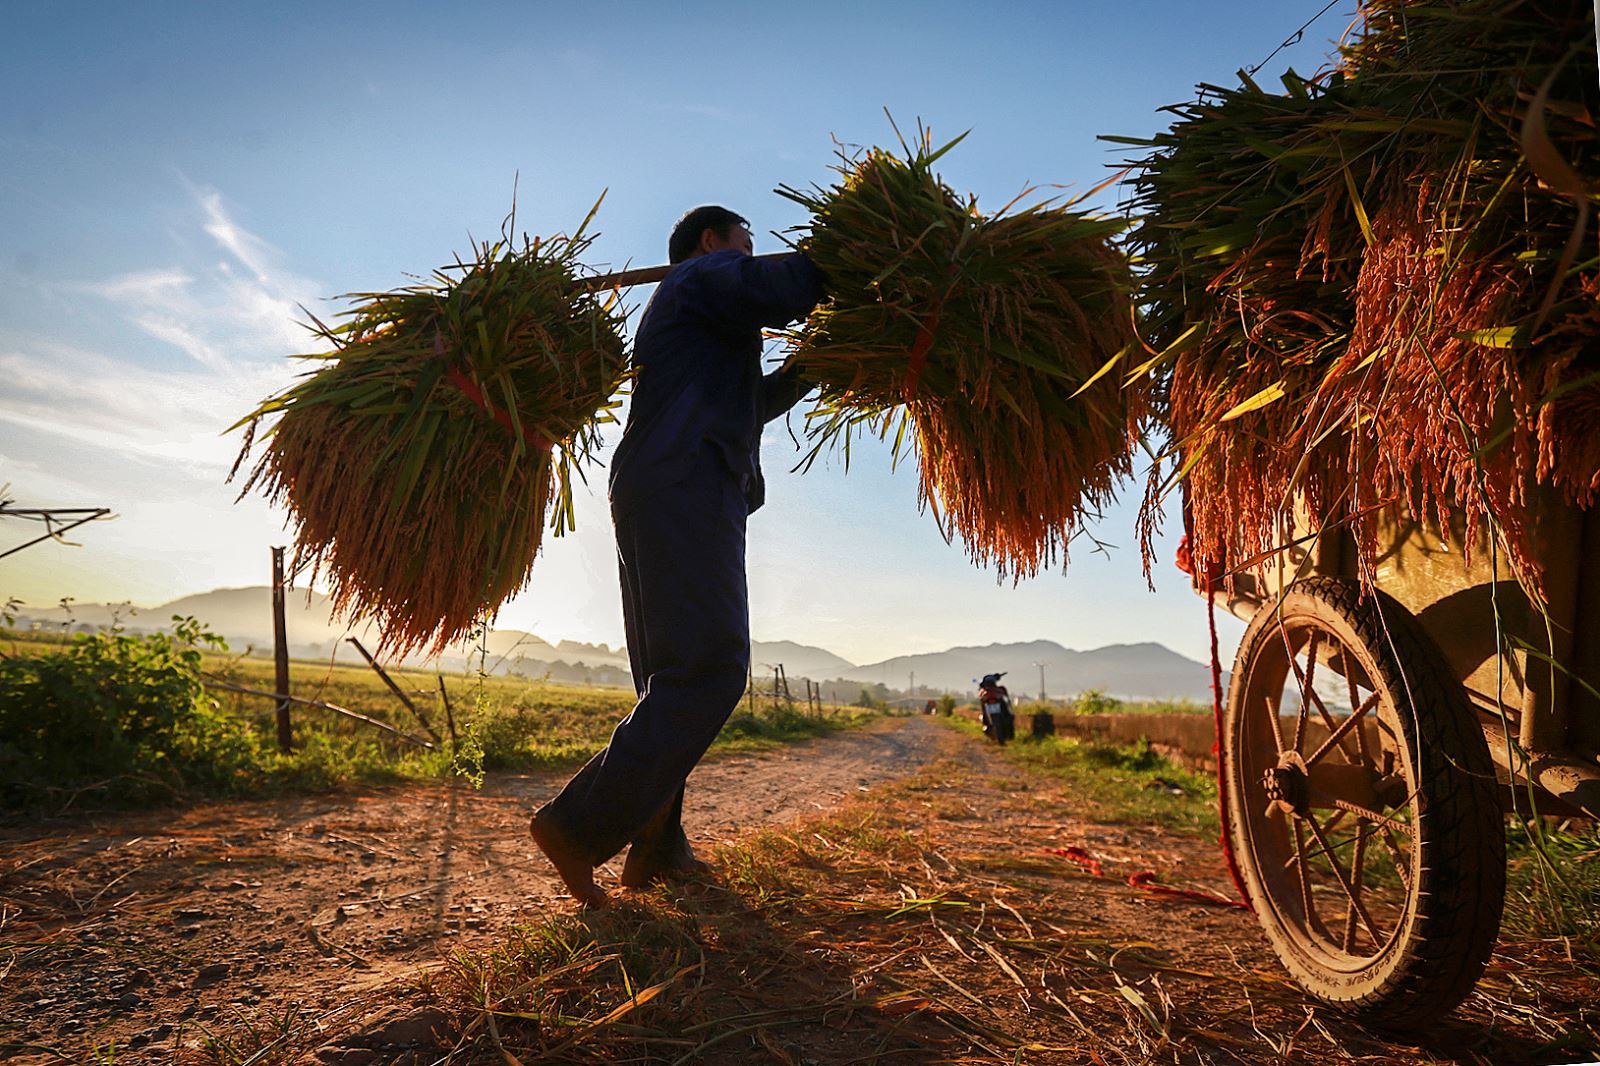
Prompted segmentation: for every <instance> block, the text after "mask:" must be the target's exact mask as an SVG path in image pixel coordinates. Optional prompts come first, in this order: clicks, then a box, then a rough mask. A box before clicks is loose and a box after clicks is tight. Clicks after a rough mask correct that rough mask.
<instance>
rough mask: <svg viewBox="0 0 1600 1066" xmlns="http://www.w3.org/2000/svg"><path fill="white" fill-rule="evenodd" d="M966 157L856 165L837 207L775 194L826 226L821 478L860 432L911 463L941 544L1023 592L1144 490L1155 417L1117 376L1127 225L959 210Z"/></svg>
mask: <svg viewBox="0 0 1600 1066" xmlns="http://www.w3.org/2000/svg"><path fill="white" fill-rule="evenodd" d="M959 140H960V138H957V140H956V141H952V142H951V143H950V144H947V145H945V146H944V147H942V148H938V149H935V148H934V147H933V146H932V143H931V141H930V140H929V138H928V135H927V133H926V132H922V133H921V135H920V137H919V139H918V142H917V144H916V146H915V147H914V148H912V147H910V146H908V145H906V143H905V142H904V140H902V141H901V147H902V149H903V155H897V154H895V153H893V152H889V151H884V150H882V149H872V150H870V151H867V152H865V153H863V154H861V155H859V156H855V157H852V156H846V155H843V154H841V157H840V164H839V165H838V166H836V168H835V169H836V171H837V172H838V173H839V175H840V180H839V182H838V183H837V184H835V185H833V186H832V187H830V188H826V189H823V188H820V187H818V188H813V189H811V190H809V191H806V192H801V191H797V190H795V189H790V188H782V189H780V190H779V191H780V192H781V193H782V194H784V195H786V196H788V197H789V198H790V199H792V200H794V201H795V202H797V203H799V204H801V205H802V206H804V207H805V208H806V209H807V210H809V211H810V212H811V213H812V216H813V217H812V220H811V223H810V225H809V226H808V227H806V228H805V230H804V235H803V236H802V237H801V238H800V239H799V241H798V246H799V247H800V248H801V249H802V250H803V251H805V252H806V253H807V254H808V255H809V256H810V257H811V259H812V260H813V261H814V262H815V263H816V264H817V266H818V267H820V268H821V269H822V271H823V273H824V274H825V275H826V277H827V290H828V295H829V297H830V300H829V302H828V303H826V304H824V305H823V306H822V307H821V308H819V309H818V310H817V311H816V312H814V313H813V314H812V316H811V317H810V319H809V320H808V321H807V322H806V323H805V325H804V327H803V328H802V329H800V330H798V331H797V332H795V333H794V334H792V336H791V341H792V346H793V351H792V356H791V358H792V359H793V360H794V361H795V362H796V363H798V365H799V366H800V367H801V368H802V370H803V372H804V374H805V376H806V377H807V378H809V379H810V380H812V381H814V382H816V383H818V384H819V385H820V386H821V393H820V395H819V398H818V401H817V404H816V407H815V408H814V409H813V411H812V412H811V413H810V414H809V415H808V430H809V431H810V433H811V435H812V440H813V448H812V452H811V455H810V459H808V462H809V461H811V460H814V459H815V458H816V456H817V455H818V454H820V453H821V451H822V450H824V449H825V448H828V447H833V446H838V447H840V448H842V449H843V451H844V454H845V456H846V459H847V460H848V455H849V443H850V440H851V437H852V435H853V434H854V433H855V432H856V431H858V430H865V431H870V432H875V433H878V434H880V435H882V436H884V437H885V438H888V437H891V436H892V438H893V441H894V453H895V456H896V459H898V458H899V457H901V456H902V455H903V454H905V452H906V450H907V449H910V448H913V447H914V448H915V450H916V451H917V453H918V455H919V457H920V466H921V475H922V481H921V496H922V500H923V503H924V505H927V506H931V507H932V509H933V511H934V514H935V518H936V520H938V522H939V524H940V529H941V531H942V532H943V533H944V535H945V537H946V538H947V539H949V538H951V537H954V536H959V537H960V538H961V539H962V540H963V541H964V542H965V544H966V547H967V550H968V553H969V554H970V556H971V557H972V558H973V559H974V561H976V562H979V563H994V564H995V566H996V567H997V569H998V570H999V571H1000V573H1001V574H1005V573H1008V572H1009V573H1011V574H1013V575H1014V576H1016V577H1019V578H1020V577H1022V576H1025V575H1031V574H1034V573H1036V572H1037V571H1038V570H1039V568H1040V567H1041V566H1049V565H1052V564H1053V563H1054V561H1055V560H1056V558H1057V557H1058V555H1059V556H1060V557H1061V558H1062V559H1063V560H1064V559H1065V556H1066V547H1067V543H1068V541H1069V540H1070V539H1071V537H1072V535H1073V533H1074V531H1075V530H1076V529H1077V528H1078V526H1079V523H1080V522H1081V520H1082V518H1083V515H1084V513H1085V511H1086V510H1093V509H1097V508H1098V507H1100V506H1101V505H1103V504H1104V503H1105V502H1106V501H1108V500H1109V499H1110V497H1111V494H1112V491H1113V488H1114V486H1115V483H1116V480H1117V477H1118V476H1119V475H1124V474H1127V473H1130V472H1131V456H1132V451H1133V447H1134V445H1135V444H1136V442H1137V440H1138V437H1139V430H1140V425H1141V422H1142V419H1143V418H1144V415H1145V412H1146V409H1147V401H1146V399H1145V395H1144V392H1143V390H1142V389H1140V388H1129V389H1124V388H1122V380H1123V376H1124V373H1113V372H1112V371H1113V370H1115V369H1116V368H1117V366H1118V364H1119V363H1121V362H1122V361H1124V360H1128V359H1129V358H1130V357H1131V356H1132V354H1133V353H1134V352H1135V351H1136V350H1137V347H1136V342H1135V339H1134V333H1133V310H1132V305H1131V303H1130V300H1129V292H1130V289H1131V278H1130V275H1129V270H1128V266H1127V263H1126V260H1125V259H1124V258H1123V257H1122V255H1121V253H1119V252H1118V251H1117V250H1116V249H1115V248H1113V247H1112V245H1111V240H1112V238H1113V237H1114V236H1115V235H1116V234H1117V233H1118V232H1119V231H1120V230H1121V228H1122V225H1123V224H1122V223H1121V222H1119V221H1117V220H1114V219H1106V218H1101V217H1097V216H1095V215H1091V214H1089V213H1087V212H1083V211H1078V210H1075V209H1074V203H1075V202H1072V203H1064V204H1055V203H1042V204H1035V205H1033V206H1029V207H1026V208H1023V209H1021V210H1018V211H1015V212H1014V213H1007V211H1006V210H1002V211H1001V212H1000V213H998V214H996V215H993V216H985V215H983V214H980V213H979V211H978V209H977V204H976V202H975V201H973V200H970V199H968V200H962V199H961V198H959V197H957V196H956V195H955V194H954V193H953V192H952V191H951V190H950V189H949V187H947V186H946V185H945V184H944V183H943V182H942V181H941V180H940V178H939V176H938V175H937V174H935V173H934V171H933V164H934V163H935V162H936V161H937V160H938V159H939V158H940V157H941V156H942V155H943V154H944V153H945V152H947V151H948V150H949V149H950V148H951V147H953V146H954V145H955V144H956V143H958V142H959ZM1124 372H1125V371H1124Z"/></svg>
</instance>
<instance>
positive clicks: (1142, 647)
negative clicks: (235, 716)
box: [17, 585, 1211, 701]
mask: <svg viewBox="0 0 1600 1066" xmlns="http://www.w3.org/2000/svg"><path fill="white" fill-rule="evenodd" d="M286 606H287V612H286V617H285V624H286V630H287V634H288V642H289V652H290V654H291V655H293V656H295V657H296V658H303V659H324V660H327V659H338V660H340V661H349V662H360V661H361V660H360V655H359V653H358V652H357V651H356V649H355V648H354V647H352V646H351V645H350V644H348V643H346V641H345V637H347V636H354V637H356V638H357V639H359V640H360V641H361V642H362V643H363V644H364V645H365V646H366V647H367V648H368V649H373V648H375V647H376V646H377V643H378V639H377V636H378V635H377V633H376V631H375V630H373V629H372V628H371V627H370V626H356V627H350V626H348V625H346V624H345V623H344V622H341V621H338V620H337V619H335V617H334V614H333V609H332V603H331V602H330V600H329V598H328V597H327V596H324V595H322V594H321V593H318V592H311V591H292V592H290V593H289V594H288V598H287V601H286ZM173 615H178V616H191V615H192V616H193V617H195V618H197V619H199V620H200V621H201V622H203V623H205V624H206V625H207V626H208V627H209V628H210V629H211V630H212V631H213V632H216V633H218V634H221V635H222V636H225V637H226V638H227V639H228V643H229V644H230V645H231V646H232V647H233V648H235V649H236V650H242V649H244V648H247V647H253V648H254V649H255V650H256V651H257V652H258V653H262V652H265V651H267V650H270V648H271V647H272V590H271V589H270V588H268V587H266V586H264V585H262V586H251V587H247V588H233V589H216V590H213V591H211V592H203V593H198V594H196V595H192V596H184V597H182V598H180V599H176V600H173V601H171V602H170V603H164V604H161V605H159V606H156V607H148V608H132V607H130V606H128V605H126V604H124V605H116V604H76V603H74V604H70V605H68V607H67V608H65V609H63V608H61V607H53V608H32V607H23V608H21V609H19V610H18V611H17V626H18V627H19V628H27V627H28V626H29V625H39V626H43V627H49V628H77V629H85V630H90V629H97V628H101V627H105V626H109V625H112V624H115V623H120V624H122V625H123V626H125V627H126V628H128V629H129V630H130V631H140V630H154V629H158V628H162V627H164V626H166V625H168V624H170V620H171V618H172V616H173ZM480 656H481V665H483V666H484V667H485V668H487V669H489V670H490V671H492V672H496V673H516V674H523V675H526V676H532V677H538V676H547V675H548V676H550V677H551V678H552V679H553V680H560V681H574V682H580V683H595V684H613V685H629V684H631V683H632V679H631V675H630V673H629V670H628V652H627V649H626V648H624V647H621V646H618V647H615V648H613V647H611V646H609V645H606V644H586V643H582V642H580V641H570V640H563V641H559V642H557V643H554V644H552V643H550V642H549V641H546V640H544V639H543V638H541V637H538V636H535V635H534V634H532V633H526V632H522V631H521V630H515V629H495V630H491V631H490V632H489V634H488V636H487V637H486V638H485V640H484V641H483V643H482V646H481V648H480V646H479V645H476V644H460V645H455V646H452V647H450V648H448V649H446V651H445V652H444V654H442V655H441V656H440V657H439V660H438V664H439V665H440V666H441V667H443V668H444V669H462V668H467V667H477V666H478V665H480ZM424 661H426V660H424V659H423V658H422V657H421V656H412V657H409V658H407V659H405V660H403V662H406V663H408V664H413V665H420V664H421V663H423V662H424ZM1041 663H1042V664H1043V665H1044V686H1045V692H1046V693H1047V694H1049V695H1052V696H1057V697H1059V696H1061V695H1064V694H1073V693H1078V692H1082V691H1084V690H1086V689H1091V688H1092V689H1099V690H1101V691H1103V692H1105V693H1107V694H1109V695H1113V696H1118V697H1122V698H1131V699H1192V700H1200V701H1209V700H1210V698H1211V674H1210V668H1209V667H1207V666H1206V665H1205V664H1203V663H1198V662H1195V661H1194V660H1192V659H1188V658H1185V657H1184V656H1182V655H1179V654H1178V653H1177V652H1175V651H1172V650H1171V649H1170V648H1167V647H1166V646H1165V645H1162V644H1156V643H1144V644H1113V645H1108V646H1106V647H1102V648H1095V649H1092V650H1089V651H1078V650H1075V649H1072V648H1066V647H1063V646H1062V645H1060V644H1058V643H1056V642H1055V641H1050V640H1033V641H1024V642H1015V643H995V644H987V645H982V646H969V647H956V648H948V649H946V650H944V651H939V652H924V653H921V654H917V655H900V656H896V657H894V658H892V659H885V660H883V661H882V662H876V663H867V664H864V665H858V664H856V663H852V662H850V661H849V660H847V659H845V658H843V657H841V656H839V655H835V654H834V653H833V652H830V651H828V650H826V649H824V648H817V647H812V646H810V645H805V644H797V643H795V642H794V641H787V640H782V641H755V642H754V643H753V644H752V645H751V664H752V668H753V672H754V674H755V676H756V677H757V678H763V677H770V676H771V675H772V673H773V671H774V667H775V666H776V665H778V664H781V665H782V667H783V671H784V674H785V675H786V676H787V677H788V678H789V680H790V682H791V687H792V688H794V689H795V690H796V691H799V686H798V684H795V683H796V682H798V681H799V679H800V678H811V679H813V680H817V681H831V682H834V684H833V685H831V686H829V688H830V691H831V692H839V691H840V683H845V684H846V688H847V687H848V685H854V684H860V685H866V686H873V685H880V684H881V685H883V686H885V687H886V688H887V689H890V690H894V691H903V692H910V691H912V690H913V686H914V688H915V691H917V692H919V693H921V692H924V691H928V690H931V691H933V692H941V691H949V692H957V693H965V692H970V691H971V690H972V689H973V687H974V685H975V682H976V679H977V678H980V677H982V676H983V675H984V674H987V673H992V672H996V671H1004V672H1005V673H1006V674H1007V679H1006V680H1007V684H1008V685H1009V687H1010V688H1011V689H1012V691H1013V692H1014V693H1015V694H1017V695H1023V694H1027V695H1030V696H1033V695H1038V694H1039V681H1040V678H1039V667H1040V664H1041Z"/></svg>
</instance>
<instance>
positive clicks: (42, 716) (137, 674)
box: [0, 617, 256, 805]
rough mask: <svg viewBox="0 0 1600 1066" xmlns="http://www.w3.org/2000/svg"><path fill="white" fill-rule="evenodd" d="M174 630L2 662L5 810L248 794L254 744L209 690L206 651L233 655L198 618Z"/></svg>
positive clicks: (1, 793)
mask: <svg viewBox="0 0 1600 1066" xmlns="http://www.w3.org/2000/svg"><path fill="white" fill-rule="evenodd" d="M174 622H176V623H177V624H176V625H175V626H174V629H173V632H172V633H171V634H170V635H169V634H166V633H156V634H150V635H143V636H137V637H135V636H128V635H126V634H122V633H95V634H91V635H86V636H79V637H78V638H76V639H75V640H74V641H73V642H72V643H70V644H67V645H65V646H64V647H63V648H62V650H61V651H52V652H49V653H46V654H42V655H33V656H13V657H9V658H4V659H0V781H3V782H5V784H4V786H0V800H3V801H4V802H6V803H7V804H18V803H21V804H29V805H31V804H36V803H38V802H40V801H41V800H43V799H44V798H45V797H46V796H47V795H49V794H50V793H51V792H56V793H61V792H80V791H84V790H96V791H100V792H103V793H104V794H105V795H106V796H108V797H110V798H113V799H118V800H123V801H140V800H146V799H150V798H155V797H161V796H173V795H182V794H184V793H186V792H188V791H190V790H196V789H198V790H204V791H229V790H232V789H233V788H234V787H236V786H237V785H239V784H242V783H244V781H243V779H245V778H248V777H249V776H250V775H251V773H252V772H253V767H254V765H255V755H256V751H255V748H256V744H255V741H254V740H253V739H252V737H251V734H250V732H249V731H248V729H247V728H246V727H245V726H244V724H243V723H241V722H239V721H237V720H235V719H233V718H230V717H228V716H227V715H224V714H223V713H222V712H221V711H220V710H218V709H217V707H216V706H215V705H214V704H213V703H212V702H211V701H210V700H208V699H207V698H206V696H205V692H204V690H203V689H202V687H201V683H200V650H199V646H200V645H211V646H214V647H218V648H226V644H225V643H224V642H223V641H222V639H221V638H220V637H217V636H216V635H214V634H212V633H210V632H208V631H207V630H205V629H204V628H202V627H201V625H200V623H199V622H196V621H195V620H194V619H192V618H176V617H175V618H174ZM69 802H70V800H69Z"/></svg>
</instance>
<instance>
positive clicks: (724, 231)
mask: <svg viewBox="0 0 1600 1066" xmlns="http://www.w3.org/2000/svg"><path fill="white" fill-rule="evenodd" d="M748 225H750V222H749V220H748V219H746V218H745V217H744V216H743V215H737V214H735V213H733V212H732V211H729V210H728V209H727V208H726V207H718V206H717V205H715V204H706V205H705V206H703V207H697V208H695V209H694V210H693V211H689V212H687V213H685V214H684V216H683V217H682V218H680V219H678V224H677V225H676V226H673V227H672V236H671V237H670V238H669V239H668V240H667V262H669V263H681V262H683V261H684V260H685V259H688V258H690V257H691V256H693V255H694V250H695V248H696V247H698V246H699V244H700V235H701V234H702V233H704V232H705V231H706V230H713V231H715V232H716V234H717V236H718V237H720V238H722V239H724V240H726V239H727V237H728V231H729V230H730V229H732V228H733V227H734V226H748Z"/></svg>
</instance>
